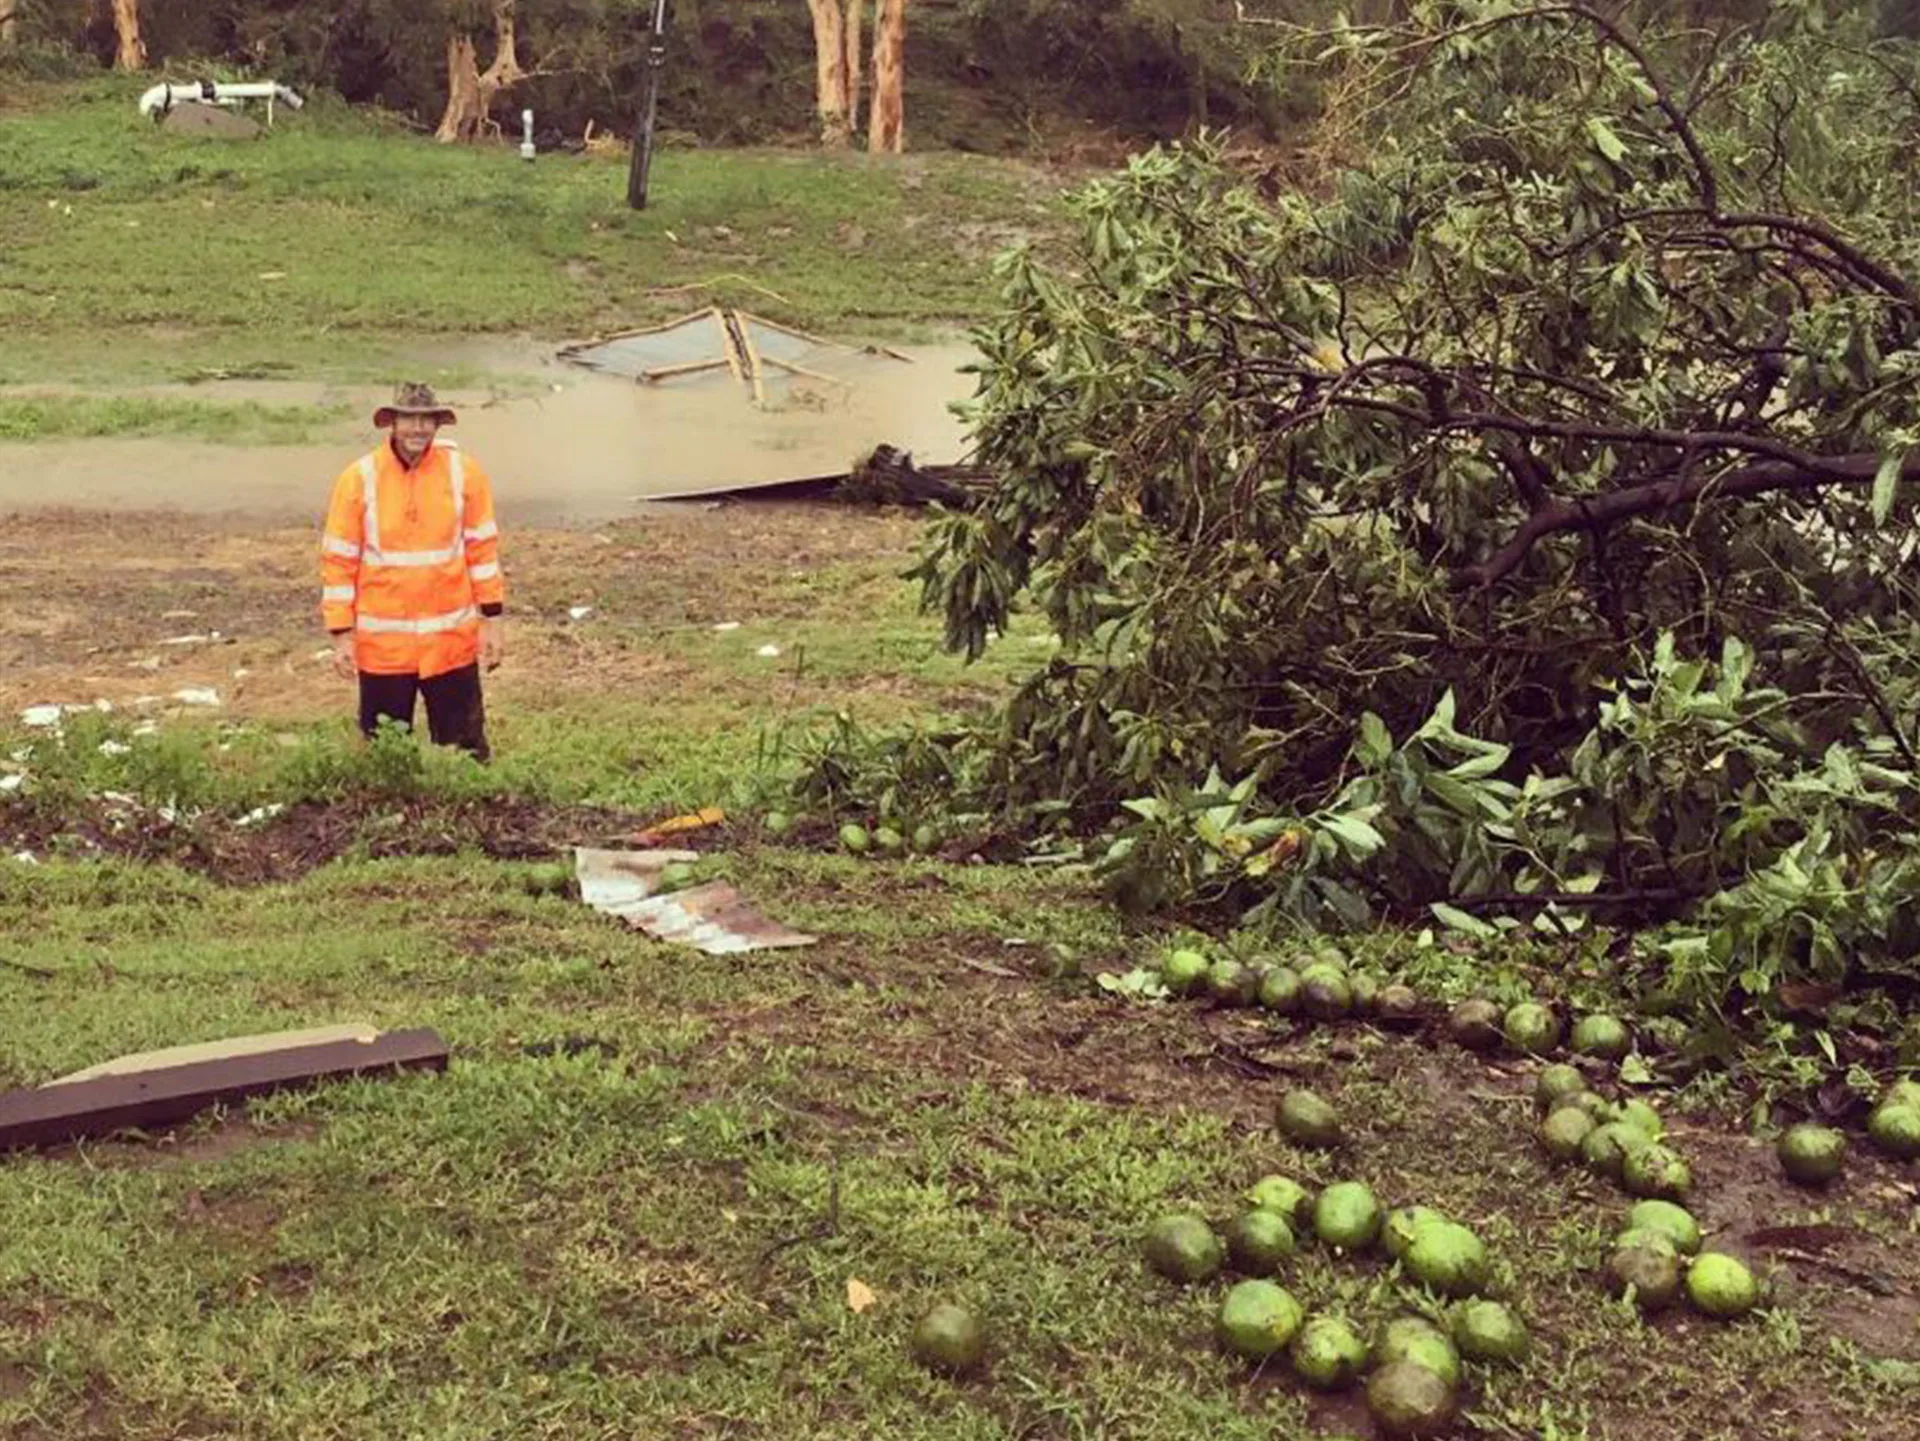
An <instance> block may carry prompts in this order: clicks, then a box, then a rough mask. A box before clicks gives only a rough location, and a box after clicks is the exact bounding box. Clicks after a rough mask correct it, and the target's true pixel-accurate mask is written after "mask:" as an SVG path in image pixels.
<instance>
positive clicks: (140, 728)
mask: <svg viewBox="0 0 1920 1441" xmlns="http://www.w3.org/2000/svg"><path fill="white" fill-rule="evenodd" d="M133 733H134V734H135V735H137V736H157V735H159V734H160V723H159V722H158V721H141V722H140V724H139V725H137V726H135V727H134V728H133Z"/></svg>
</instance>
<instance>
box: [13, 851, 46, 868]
mask: <svg viewBox="0 0 1920 1441" xmlns="http://www.w3.org/2000/svg"><path fill="white" fill-rule="evenodd" d="M13 858H14V859H15V860H16V861H18V862H19V863H20V864H21V865H23V866H37V865H39V864H40V857H38V856H36V855H35V854H34V853H33V852H32V851H15V852H14V853H13Z"/></svg>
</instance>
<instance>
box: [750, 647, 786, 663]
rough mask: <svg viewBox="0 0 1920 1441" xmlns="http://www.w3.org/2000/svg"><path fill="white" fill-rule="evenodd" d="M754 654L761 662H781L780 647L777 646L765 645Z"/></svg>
mask: <svg viewBox="0 0 1920 1441" xmlns="http://www.w3.org/2000/svg"><path fill="white" fill-rule="evenodd" d="M754 654H755V655H757V656H759V657H760V659H761V660H779V659H780V647H779V646H777V645H763V646H761V647H760V649H759V650H757V651H755V652H754Z"/></svg>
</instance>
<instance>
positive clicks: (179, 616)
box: [160, 610, 200, 620]
mask: <svg viewBox="0 0 1920 1441" xmlns="http://www.w3.org/2000/svg"><path fill="white" fill-rule="evenodd" d="M199 616H200V612H199V611H197V610H163V611H161V612H160V619H162V620H197V619H198V618H199Z"/></svg>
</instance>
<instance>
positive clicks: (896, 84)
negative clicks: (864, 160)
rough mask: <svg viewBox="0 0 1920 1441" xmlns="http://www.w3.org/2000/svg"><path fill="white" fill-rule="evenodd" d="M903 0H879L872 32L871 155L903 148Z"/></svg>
mask: <svg viewBox="0 0 1920 1441" xmlns="http://www.w3.org/2000/svg"><path fill="white" fill-rule="evenodd" d="M906 85H907V0H880V18H879V22H878V24H877V25H876V26H875V27H874V32H873V115H872V117H871V119H870V121H869V124H868V126H867V149H868V150H870V151H872V152H873V153H874V154H875V155H879V154H883V153H890V154H895V155H897V154H899V153H900V152H901V151H903V150H905V149H906V148H907V97H906Z"/></svg>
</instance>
